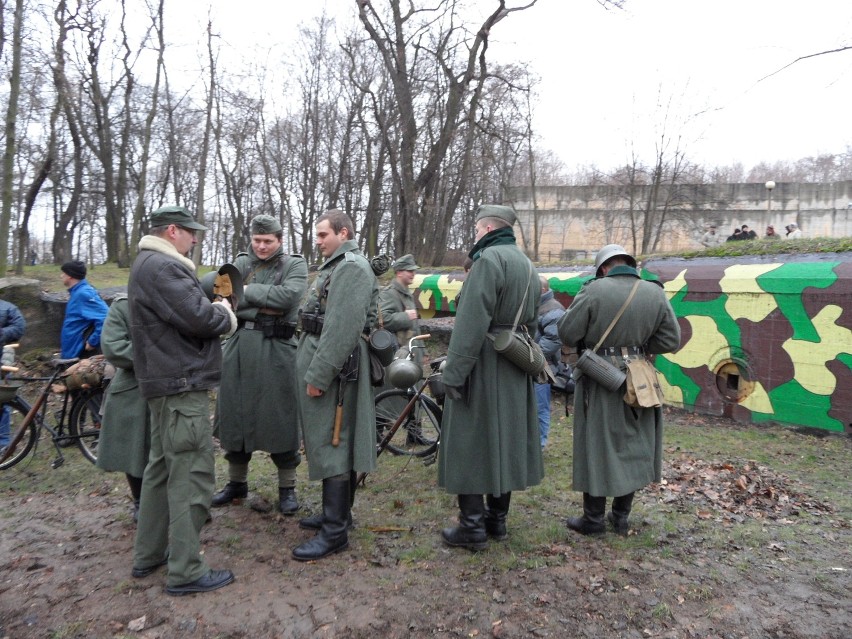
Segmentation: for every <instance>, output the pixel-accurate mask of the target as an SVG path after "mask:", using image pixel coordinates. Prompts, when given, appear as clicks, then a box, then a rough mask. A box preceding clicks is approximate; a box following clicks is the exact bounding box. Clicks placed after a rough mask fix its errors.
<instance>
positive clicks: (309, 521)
mask: <svg viewBox="0 0 852 639" xmlns="http://www.w3.org/2000/svg"><path fill="white" fill-rule="evenodd" d="M357 480H358V473H356V472H355V471H354V470H352V471H349V521H348V522H347V523H346V529H347V530H352V529H353V528H355V522H354V520H353V519H352V506H354V505H355V491H356V490H357V489H358V486H357ZM299 528H304V529H305V530H319V529H320V528H322V513H317V514H316V515H311V516H310V517H302V518H301V519H300V520H299Z"/></svg>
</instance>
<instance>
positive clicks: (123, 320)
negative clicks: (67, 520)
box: [97, 295, 151, 521]
mask: <svg viewBox="0 0 852 639" xmlns="http://www.w3.org/2000/svg"><path fill="white" fill-rule="evenodd" d="M101 348H102V349H103V353H104V357H105V358H106V360H107V361H108V362H109V363H110V364H112V365H113V366H115V376H114V377H113V378H112V381H111V382H110V383H109V386H107V389H106V395H105V396H104V404H103V421H102V422H101V435H100V437H99V438H98V462H97V466H98V468H100V469H102V470H108V471H113V472H121V473H124V474H125V475H126V476H127V483H128V485H129V486H130V494H131V496H132V497H133V521H136V520H137V519H138V518H139V498H140V496H141V495H142V474H143V473H144V472H145V464H147V463H148V452H149V451H150V450H151V421H150V420H151V412H150V411H149V410H148V402H147V400H146V399H145V398H144V397H142V395H141V394H140V393H139V384H138V383H137V381H136V375H135V374H134V372H133V343H132V342H131V341H130V318H129V315H128V303H127V295H118V296H116V298H115V299H114V300H113V302H112V304H111V305H110V307H109V312H107V316H106V319H105V320H104V326H103V329H102V331H101Z"/></svg>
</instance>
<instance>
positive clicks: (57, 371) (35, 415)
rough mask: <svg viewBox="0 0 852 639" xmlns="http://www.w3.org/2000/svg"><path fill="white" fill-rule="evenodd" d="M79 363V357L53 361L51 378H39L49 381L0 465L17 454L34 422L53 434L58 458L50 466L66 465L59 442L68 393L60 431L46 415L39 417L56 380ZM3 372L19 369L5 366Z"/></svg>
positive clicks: (7, 447)
mask: <svg viewBox="0 0 852 639" xmlns="http://www.w3.org/2000/svg"><path fill="white" fill-rule="evenodd" d="M77 361H79V358H77V357H74V358H70V359H56V360H53V361H52V362H51V363H52V364H53V366H54V370H53V374H52V375H51V376H50V377H41V378H37V379H38V380H47V382H46V383H45V385H44V387H43V388H42V389H41V392H40V393H39V395H38V397H37V398H36V400H35V401H34V402H33V403H32V405H31V406H30V409H29V411H28V412H27V415H26V417H24V420H23V421H22V422H21V424H20V425H19V426H18V429H17V431H15V433H14V435H12V438H11V440H10V441H9V445H8V446H6V448H5V449H4V450H3V451H2V453H0V464H2V463H3V462H5V461H6V460H7V459H8V458H9V457H11V456H12V455H13V454H14V453H15V449H16V448H17V447H18V444H20V443H21V440H22V439H23V438H24V435H25V434H26V432H27V429H28V428H29V427H30V424H32V423H33V421H35V422H36V424H37V427H38V428H39V429H42V428H46V429H47V430H48V432H49V433H50V434H51V441H52V443H53V447H54V448H55V449H56V454H57V458H56V459H55V460H53V462H51V464H50V466H51V468H59V467H60V466H61V465H62V464H64V463H65V456H64V455H63V454H62V449H61V448H60V446H59V443H58V442H59V440H60V439H63V437H62V436H61V435H60V432H59V431H61V430H62V427H63V425H64V422H65V413H66V412H67V408H68V393H67V392H66V394H65V397H64V398H63V400H62V401H63V404H62V415H63V418H62V420H61V421H60V424H59V431H57V430H54V429H53V428H51V426H50V425H48V424H47V423H46V420H45V419H44V415H42V416H41V417H39V413H40V412H42V413H43V410H44V409H46V404H47V398H48V397H49V396H50V394H51V392H53V391H52V387H53V385H54V384H55V383H56V380H57V379H59V377H60V375H61V374H62V373H63V371H64V370H65V369H66V368H67V367H68V366H70V365H71V364H73V363H75V362H77ZM3 370H4V371H10V372H16V371H17V370H18V369H17V368H15V367H10V366H4V367H3ZM12 379H25V380H26V381H30V382H32V381H36V380H34V379H32V378H12ZM21 399H22V398H21ZM22 403H23V404H24V405H25V406H27V405H29V403H28V402H26V400H23V402H22Z"/></svg>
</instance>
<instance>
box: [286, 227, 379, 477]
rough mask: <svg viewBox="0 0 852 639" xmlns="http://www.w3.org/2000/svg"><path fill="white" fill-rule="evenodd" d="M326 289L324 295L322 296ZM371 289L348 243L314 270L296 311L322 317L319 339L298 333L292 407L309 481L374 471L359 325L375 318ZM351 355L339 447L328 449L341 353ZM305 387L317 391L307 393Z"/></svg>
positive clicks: (370, 277) (375, 290)
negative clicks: (351, 378)
mask: <svg viewBox="0 0 852 639" xmlns="http://www.w3.org/2000/svg"><path fill="white" fill-rule="evenodd" d="M324 290H327V296H324V295H323V291H324ZM378 295H379V285H378V282H377V281H376V276H375V275H374V274H373V271H372V269H371V268H370V264H369V262H368V261H367V259H366V258H365V257H364V256H363V255H362V254H361V252H360V251H359V250H358V244H357V243H356V242H355V241H354V240H348V241H346V242H344V243H343V244H341V246H340V247H338V249H337V251H335V252H334V254H333V255H331V257H329V258H328V259H327V260H326V261H325V262H324V263H323V265H322V266H321V267H320V269H319V272H318V274H317V277H316V280H315V281H314V284H313V285H312V286H311V287H310V290H309V291H308V297H307V300H306V302H305V304H304V305H303V307H302V310H303V311H304V312H305V313H316V312H320V313H324V315H323V320H324V325H323V330H322V334H321V335H312V334H307V333H302V335H301V337H300V338H299V347H298V350H297V353H296V368H297V370H298V380H299V385H300V388H299V392H298V397H299V409H300V414H301V418H302V429H303V432H304V437H305V454H306V456H307V458H308V476H309V477H310V479H313V480H318V479H326V478H328V477H333V476H335V475H341V474H344V473H348V472H349V471H350V470H355V471H357V472H370V471H372V470H374V469H375V467H376V409H375V406H374V404H373V392H372V386H371V384H370V362H369V354H368V351H367V348H368V347H367V342H366V340H365V339H363V332H364V329H365V327H369V326H372V325H373V322H374V321H375V319H376V304H377V301H378ZM356 347H357V348H358V350H359V357H360V362H359V363H360V366H359V369H358V380H357V381H355V382H347V383H346V384H344V385H343V423H342V427H341V431H340V444H339V445H338V446H332V444H331V438H332V432H333V428H334V417H335V410H336V407H337V403H338V399H339V392H338V391H339V390H340V381H339V379H338V373H339V372H340V370H341V368H342V367H343V364H344V363H345V362H346V359H347V358H348V357H349V354H350V353H352V352H353V350H355V348H356ZM307 384H311V385H313V386H316V387H317V388H319V389H320V390H322V391H323V394H322V395H321V396H320V397H310V396H308V394H307Z"/></svg>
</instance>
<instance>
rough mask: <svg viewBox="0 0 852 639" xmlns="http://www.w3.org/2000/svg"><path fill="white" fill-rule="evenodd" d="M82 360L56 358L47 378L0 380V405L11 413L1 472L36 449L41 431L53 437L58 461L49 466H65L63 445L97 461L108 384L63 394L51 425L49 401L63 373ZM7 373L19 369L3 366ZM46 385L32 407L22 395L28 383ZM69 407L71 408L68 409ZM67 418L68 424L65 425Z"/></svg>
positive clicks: (90, 459) (1, 453)
mask: <svg viewBox="0 0 852 639" xmlns="http://www.w3.org/2000/svg"><path fill="white" fill-rule="evenodd" d="M78 361H80V359H79V358H78V357H74V358H70V359H54V360H52V361H51V363H50V364H51V366H52V367H53V373H52V374H51V375H50V376H48V377H11V376H9V377H6V378H5V379H2V380H0V404H2V406H3V407H6V406H8V407H9V410H10V420H9V421H10V423H9V426H10V432H11V433H12V435H11V440H10V441H9V444H8V445H7V446H6V448H4V449H2V450H0V470H6V469H7V468H11V467H12V466H14V465H15V464H17V463H18V462H20V461H21V460H22V459H24V457H26V456H27V455H28V454H29V453H30V451H32V450H33V449H34V448H37V446H38V441H39V438H40V436H41V432H42V430H47V432H48V433H49V434H50V439H51V442H52V443H53V446H54V448H55V449H56V454H57V456H56V459H54V460H53V461H52V462H51V464H50V467H51V468H59V467H60V466H61V465H62V464H63V463H65V457H64V455H63V454H62V448H63V445H64V446H67V445H73V444H74V443H76V444H77V447H78V448H79V449H80V452H81V453H83V456H84V457H85V458H86V459H88V460H89V461H90V462H92V463H93V464H94V463H95V462H96V461H97V459H98V440H99V438H100V433H101V415H100V412H101V404H102V403H103V397H104V387H105V384H104V383H101V384H98V385H95V386H92V387H90V388H83V389H79V390H73V391H72V390H68V388H67V387H66V389H65V391H64V392H63V397H62V406H61V408H60V409H59V410H58V411H56V412H55V413H54V416H55V418H56V420H57V421H56V423H55V424H54V425H51V424H49V423H48V417H47V409H48V405H47V404H48V401H47V400H48V398H49V397H50V395H51V393H53V392H54V388H53V387H54V385H55V384H56V383H57V380H58V379H59V377H60V376H61V375H62V373H63V372H64V371H65V370H66V369H67V368H68V367H69V366H71V365H72V364H74V363H76V362H78ZM2 371H3V372H4V373H15V372H17V371H18V368H16V367H14V366H2ZM35 382H45V384H44V386H43V387H42V389H41V392H40V393H39V395H38V397H37V398H36V400H35V402H33V404H32V405H30V403H29V402H28V401H27V400H26V399H24V397H23V396H21V394H20V390H21V388H23V387H24V386H25V385H26V384H31V383H35ZM69 404H70V406H69ZM66 415H67V416H68V422H67V425H66V421H65V418H66Z"/></svg>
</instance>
